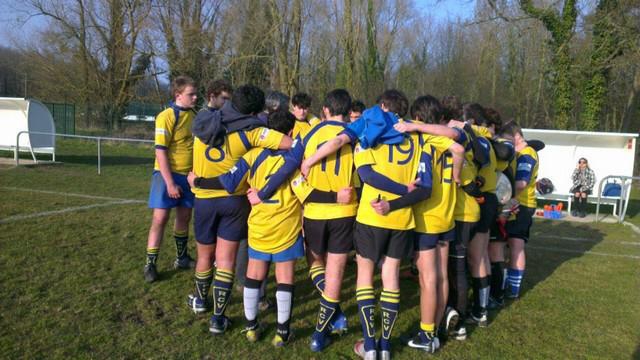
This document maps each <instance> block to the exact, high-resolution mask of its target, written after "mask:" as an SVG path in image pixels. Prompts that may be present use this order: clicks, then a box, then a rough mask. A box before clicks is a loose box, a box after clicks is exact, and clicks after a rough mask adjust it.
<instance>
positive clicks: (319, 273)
mask: <svg viewBox="0 0 640 360" xmlns="http://www.w3.org/2000/svg"><path fill="white" fill-rule="evenodd" d="M324 269H325V268H324V266H323V265H316V266H312V267H311V269H309V277H310V278H311V281H312V282H313V286H315V287H316V289H317V290H318V291H319V292H320V294H321V295H322V294H324V284H325V278H324V272H325V270H324ZM321 298H322V296H321ZM321 301H322V300H321ZM320 306H322V303H320ZM335 314H336V315H339V314H342V309H340V304H338V306H337V307H336V308H335ZM328 320H330V319H328Z"/></svg>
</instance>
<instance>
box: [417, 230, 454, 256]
mask: <svg viewBox="0 0 640 360" xmlns="http://www.w3.org/2000/svg"><path fill="white" fill-rule="evenodd" d="M455 238H456V228H453V229H451V230H449V231H446V232H443V233H438V234H424V233H419V232H416V236H415V238H414V239H415V240H414V242H413V249H414V250H415V251H424V250H431V249H435V248H436V245H438V243H439V242H441V243H448V242H451V241H454V240H455Z"/></svg>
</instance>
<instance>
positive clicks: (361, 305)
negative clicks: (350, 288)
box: [356, 286, 376, 351]
mask: <svg viewBox="0 0 640 360" xmlns="http://www.w3.org/2000/svg"><path fill="white" fill-rule="evenodd" d="M356 300H357V301H358V315H359V316H360V324H361V325H362V336H363V337H364V350H365V351H371V350H375V349H376V329H375V327H374V324H375V321H376V316H375V315H376V312H375V309H376V296H375V293H374V292H373V288H372V287H370V286H369V287H362V288H358V289H356Z"/></svg>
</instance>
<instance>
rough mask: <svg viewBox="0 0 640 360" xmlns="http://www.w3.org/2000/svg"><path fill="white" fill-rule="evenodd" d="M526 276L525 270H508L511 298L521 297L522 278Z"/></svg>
mask: <svg viewBox="0 0 640 360" xmlns="http://www.w3.org/2000/svg"><path fill="white" fill-rule="evenodd" d="M523 276H524V270H518V269H512V268H509V269H508V270H507V285H509V287H510V288H511V293H510V296H511V297H512V298H517V297H518V296H520V285H521V284H522V277H523Z"/></svg>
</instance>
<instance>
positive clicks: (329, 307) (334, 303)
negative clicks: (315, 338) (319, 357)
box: [315, 294, 339, 335]
mask: <svg viewBox="0 0 640 360" xmlns="http://www.w3.org/2000/svg"><path fill="white" fill-rule="evenodd" d="M338 305H339V301H338V300H335V299H331V298H329V297H327V296H325V295H324V294H323V295H322V297H321V298H320V309H319V311H318V319H317V320H316V329H315V332H316V333H322V334H324V333H326V329H327V325H328V324H329V322H330V321H331V318H332V317H333V316H334V315H335V314H336V312H337V309H338ZM316 335H319V334H316Z"/></svg>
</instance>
